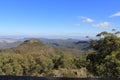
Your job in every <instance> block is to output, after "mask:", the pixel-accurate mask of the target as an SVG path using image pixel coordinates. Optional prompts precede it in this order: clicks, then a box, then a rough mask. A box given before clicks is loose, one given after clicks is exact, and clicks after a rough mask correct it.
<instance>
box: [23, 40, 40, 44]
mask: <svg viewBox="0 0 120 80" xmlns="http://www.w3.org/2000/svg"><path fill="white" fill-rule="evenodd" d="M24 43H30V44H32V43H41V42H40V40H39V39H31V40H26V41H24Z"/></svg>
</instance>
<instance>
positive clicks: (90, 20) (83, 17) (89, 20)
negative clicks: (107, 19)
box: [78, 16, 94, 23]
mask: <svg viewBox="0 0 120 80" xmlns="http://www.w3.org/2000/svg"><path fill="white" fill-rule="evenodd" d="M78 18H81V19H83V22H87V23H91V22H94V20H93V19H91V18H88V17H85V16H78Z"/></svg>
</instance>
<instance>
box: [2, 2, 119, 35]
mask: <svg viewBox="0 0 120 80" xmlns="http://www.w3.org/2000/svg"><path fill="white" fill-rule="evenodd" d="M113 28H114V29H117V30H120V0H0V36H4V35H31V36H94V35H96V34H97V33H99V32H101V31H111V30H112V29H113Z"/></svg>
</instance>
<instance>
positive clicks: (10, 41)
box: [0, 38, 90, 50]
mask: <svg viewBox="0 0 120 80" xmlns="http://www.w3.org/2000/svg"><path fill="white" fill-rule="evenodd" d="M30 39H32V38H0V48H3V49H4V48H12V47H16V46H18V45H19V44H21V43H22V42H24V41H25V40H30ZM38 39H39V40H41V41H42V42H43V43H44V44H47V45H52V46H59V47H64V48H69V49H80V50H87V49H89V48H90V47H89V41H88V40H79V39H71V38H69V39H47V38H38Z"/></svg>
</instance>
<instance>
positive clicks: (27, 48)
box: [0, 39, 83, 55]
mask: <svg viewBox="0 0 120 80" xmlns="http://www.w3.org/2000/svg"><path fill="white" fill-rule="evenodd" d="M0 52H1V53H17V54H26V53H34V54H37V53H40V54H52V53H56V54H64V53H70V54H73V55H81V54H82V53H83V51H81V50H76V49H68V48H65V47H59V46H53V45H48V44H45V43H43V42H42V41H41V40H39V39H30V40H25V41H24V42H23V43H21V44H19V45H18V46H16V47H12V48H8V49H1V50H0Z"/></svg>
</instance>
